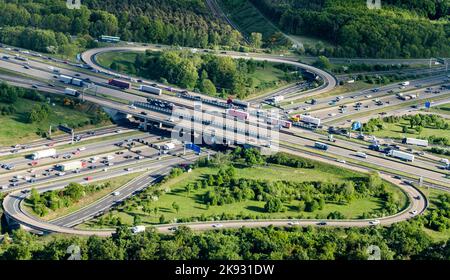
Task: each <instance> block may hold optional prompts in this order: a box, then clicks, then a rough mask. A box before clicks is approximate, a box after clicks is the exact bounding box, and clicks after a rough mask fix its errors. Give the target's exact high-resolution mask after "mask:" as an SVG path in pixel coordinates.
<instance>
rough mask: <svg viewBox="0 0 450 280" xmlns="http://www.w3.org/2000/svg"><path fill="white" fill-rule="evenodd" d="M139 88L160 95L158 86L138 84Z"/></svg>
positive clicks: (160, 91)
mask: <svg viewBox="0 0 450 280" xmlns="http://www.w3.org/2000/svg"><path fill="white" fill-rule="evenodd" d="M139 90H140V91H143V92H147V93H152V94H156V95H161V93H162V90H161V89H160V88H156V87H152V86H146V85H140V86H139Z"/></svg>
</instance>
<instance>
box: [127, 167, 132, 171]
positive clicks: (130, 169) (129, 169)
mask: <svg viewBox="0 0 450 280" xmlns="http://www.w3.org/2000/svg"><path fill="white" fill-rule="evenodd" d="M125 171H133V168H131V167H128V168H125Z"/></svg>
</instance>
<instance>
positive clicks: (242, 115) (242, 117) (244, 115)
mask: <svg viewBox="0 0 450 280" xmlns="http://www.w3.org/2000/svg"><path fill="white" fill-rule="evenodd" d="M227 115H228V116H232V117H235V118H238V119H240V120H244V121H245V120H247V119H248V117H249V113H247V112H243V111H239V110H235V109H228V110H227Z"/></svg>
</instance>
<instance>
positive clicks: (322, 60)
mask: <svg viewBox="0 0 450 280" xmlns="http://www.w3.org/2000/svg"><path fill="white" fill-rule="evenodd" d="M314 66H316V67H318V68H322V69H330V68H331V63H330V60H329V59H328V58H327V57H325V56H323V55H321V56H319V57H318V58H317V61H316V62H315V63H314Z"/></svg>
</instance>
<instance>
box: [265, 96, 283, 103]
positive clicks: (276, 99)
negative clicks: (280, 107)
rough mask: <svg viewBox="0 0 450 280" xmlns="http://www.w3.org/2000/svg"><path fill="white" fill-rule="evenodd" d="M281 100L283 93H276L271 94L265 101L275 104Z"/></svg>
mask: <svg viewBox="0 0 450 280" xmlns="http://www.w3.org/2000/svg"><path fill="white" fill-rule="evenodd" d="M283 100H284V96H283V95H276V96H273V97H271V98H268V99H267V101H269V102H271V103H274V104H277V103H279V102H281V101H283Z"/></svg>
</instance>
